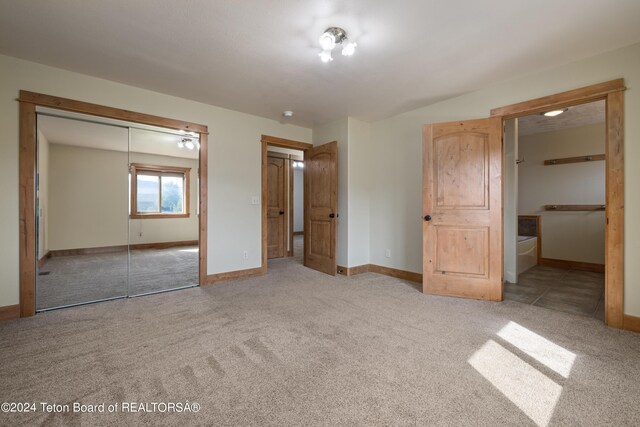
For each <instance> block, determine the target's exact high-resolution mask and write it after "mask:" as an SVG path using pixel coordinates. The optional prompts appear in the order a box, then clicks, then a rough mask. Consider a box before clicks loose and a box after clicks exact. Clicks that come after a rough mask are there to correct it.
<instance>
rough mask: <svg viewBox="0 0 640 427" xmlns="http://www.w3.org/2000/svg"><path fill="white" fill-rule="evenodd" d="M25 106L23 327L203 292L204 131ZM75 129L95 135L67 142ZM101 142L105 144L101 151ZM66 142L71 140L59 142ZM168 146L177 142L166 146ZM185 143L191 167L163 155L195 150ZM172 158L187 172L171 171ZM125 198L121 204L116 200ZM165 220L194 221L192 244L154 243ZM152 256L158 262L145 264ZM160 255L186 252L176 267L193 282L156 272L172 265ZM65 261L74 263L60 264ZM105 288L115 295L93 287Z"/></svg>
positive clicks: (59, 101)
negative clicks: (58, 314) (116, 302)
mask: <svg viewBox="0 0 640 427" xmlns="http://www.w3.org/2000/svg"><path fill="white" fill-rule="evenodd" d="M18 101H19V103H20V176H19V181H20V188H21V189H22V191H21V192H20V200H19V202H20V228H19V229H20V316H21V317H27V316H32V315H34V314H35V313H36V310H38V311H44V310H47V309H52V308H61V307H64V306H71V305H78V304H85V303H89V302H95V301H100V300H107V299H114V298H122V297H130V296H140V295H146V294H150V293H157V292H163V291H166V290H170V289H176V288H180V287H191V286H197V285H198V284H203V283H205V280H206V275H207V271H206V257H207V250H206V248H207V245H206V231H207V136H208V131H207V127H206V126H203V125H199V124H195V123H189V122H183V121H179V120H173V119H168V118H163V117H158V116H152V115H147V114H144V113H136V112H131V111H127V110H121V109H117V108H111V107H106V106H102V105H96V104H90V103H85V102H81V101H75V100H71V99H65V98H60V97H55V96H50V95H44V94H38V93H33V92H28V91H20V98H19V99H18ZM47 120H48V121H49V122H50V123H49V124H48V125H46V124H43V123H44V122H46V121H47ZM61 120H62V121H64V124H61V122H60V121H61ZM39 121H40V122H42V123H41V124H42V126H38V122H39ZM56 122H57V123H56ZM69 123H74V125H70V124H69ZM80 124H81V125H80ZM77 126H93V128H91V129H88V130H87V129H85V130H84V133H83V132H82V131H78V129H76V131H77V132H75V133H74V132H70V129H72V128H77ZM95 126H98V127H100V130H97V129H98V128H96V127H95ZM105 129H108V130H105ZM114 129H115V133H116V134H118V135H119V136H115V138H114V135H112V133H113V132H114ZM45 133H46V134H48V135H49V137H47V136H45ZM100 134H103V136H104V134H108V135H107V136H106V137H105V138H103V139H102V141H98V139H99V138H97V137H98V136H99V135H100ZM60 135H65V137H64V138H62V139H61V140H60V141H57V142H56V141H55V140H56V139H58V136H60ZM122 135H125V138H124V139H123V138H121V136H122ZM165 138H170V139H173V142H172V143H170V142H168V141H164V143H163V142H161V141H163V139H165ZM48 139H51V141H48ZM178 139H179V141H178ZM185 139H190V141H185ZM45 141H46V142H45ZM123 141H124V142H123ZM61 142H62V143H61ZM64 142H66V143H64ZM178 142H180V143H182V144H183V147H180V146H178ZM187 142H189V143H190V144H192V145H193V146H194V148H196V147H197V146H198V145H199V147H198V148H199V150H197V151H199V154H194V155H192V156H191V157H193V158H188V157H189V156H180V155H173V156H172V155H170V153H168V152H166V150H174V151H175V150H176V147H177V149H183V148H184V147H187V149H189V147H188V145H190V144H187ZM92 144H93V145H92ZM100 144H106V145H100ZM109 144H111V145H109ZM39 145H40V146H39ZM174 145H175V146H174ZM45 146H46V148H45ZM151 147H153V149H157V150H160V151H153V150H152V149H151ZM161 147H164V148H161ZM43 150H44V153H43ZM163 150H165V151H163ZM89 152H92V153H93V155H90V154H88V153H89ZM97 152H101V155H106V156H107V157H105V158H102V157H100V155H98V154H96V153H97ZM194 153H195V150H194ZM45 154H46V155H45ZM174 154H175V152H174ZM98 157H100V158H98ZM170 157H175V158H179V159H181V160H179V161H183V162H189V165H182V166H177V165H173V164H170V162H169V160H168V158H170ZM107 158H109V160H106V159H107ZM160 159H164V160H165V161H159V160H160ZM111 160H114V161H115V163H113V162H111ZM174 160H175V159H174ZM39 162H40V163H39ZM43 162H44V163H43ZM112 163H113V164H112ZM45 164H46V166H45ZM56 165H57V166H56ZM119 166H122V167H121V168H120V167H119ZM43 167H44V168H45V169H47V172H46V173H44V171H43ZM53 174H55V176H53ZM45 176H46V179H44V178H45ZM98 178H100V179H98ZM109 181H113V182H109ZM136 181H137V182H138V183H140V185H138V184H137V183H136ZM92 182H93V184H94V185H91V183H92ZM143 183H144V184H143ZM110 184H115V186H114V187H113V188H111V187H110V186H109V185H110ZM105 185H106V187H105ZM107 187H108V188H107ZM36 190H38V192H39V193H38V194H37V193H36ZM45 192H46V193H47V194H43V193H45ZM118 194H119V195H121V196H123V197H116V198H115V199H114V198H113V196H114V195H118ZM156 196H157V197H156ZM118 207H119V208H120V209H119V211H118V212H114V211H113V209H114V208H118ZM83 209H84V211H83ZM87 209H88V211H87ZM91 209H93V211H91ZM167 216H169V218H171V219H172V220H173V219H174V218H181V219H185V220H187V219H188V220H189V221H190V226H189V227H190V228H189V233H191V234H190V237H189V239H188V240H182V241H176V240H174V237H175V236H171V239H170V241H168V240H167V239H162V238H153V236H154V235H156V234H157V233H158V232H159V230H158V228H160V229H162V228H167V227H162V226H160V224H161V222H162V221H163V220H164V219H169V218H168V217H167ZM142 217H144V218H142ZM142 221H146V222H145V223H144V224H139V223H138V222H142ZM158 221H159V222H158ZM191 223H193V224H195V226H194V225H193V224H191ZM56 224H57V225H56ZM114 227H115V228H114ZM177 228H180V227H177ZM194 228H195V230H194ZM136 230H137V234H136V236H137V237H133V234H132V233H134V232H135V231H136ZM156 237H157V236H156ZM165 237H166V236H165ZM123 239H124V240H123ZM94 243H96V244H94ZM150 250H153V251H155V252H154V254H153V255H154V256H153V257H152V258H154V262H151V261H150V257H149V256H147V255H148V254H149V251H150ZM163 250H167V251H169V250H178V251H181V252H183V253H182V255H183V257H178V258H180V260H181V261H180V262H174V263H172V265H173V267H177V266H180V267H181V268H183V267H188V266H190V268H189V270H190V273H189V274H190V276H189V278H188V280H186V279H185V277H181V278H180V279H179V282H178V279H177V278H176V275H175V274H173V275H172V274H171V272H168V271H167V270H166V269H162V268H159V267H158V266H160V265H165V264H166V262H165V261H163V259H164V258H166V256H164V255H166V254H164V253H162V251H163ZM142 254H145V255H143V256H140V255H142ZM91 257H94V258H95V259H93V260H89V258H91ZM102 257H104V258H109V259H108V260H106V259H102ZM58 258H61V259H63V260H66V261H68V262H54V261H60V259H58ZM172 259H174V260H175V259H176V257H172ZM105 261H106V264H105ZM105 265H106V267H105ZM150 265H155V266H156V267H155V268H149V267H150ZM112 273H113V274H112ZM152 275H154V277H150V276H152ZM54 276H55V277H54ZM172 277H173V279H172ZM56 278H57V282H56ZM61 278H62V280H60V279H61ZM105 278H109V279H108V280H107V282H109V280H110V282H109V286H104V287H100V286H95V285H99V284H100V283H104V279H105ZM111 279H113V280H111ZM40 280H42V281H41V282H39V281H40ZM111 282H113V283H111ZM40 285H41V286H40ZM69 285H73V286H69ZM87 285H89V286H87ZM91 285H94V286H91ZM61 296H62V298H60V297H61ZM40 303H42V304H40Z"/></svg>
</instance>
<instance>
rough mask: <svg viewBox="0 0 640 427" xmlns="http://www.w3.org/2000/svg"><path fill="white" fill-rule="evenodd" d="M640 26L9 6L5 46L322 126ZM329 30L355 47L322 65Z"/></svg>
mask: <svg viewBox="0 0 640 427" xmlns="http://www.w3.org/2000/svg"><path fill="white" fill-rule="evenodd" d="M638 22H640V1H638V0H615V1H610V0H565V1H557V0H519V1H513V0H483V1H470V0H447V1H443V0H401V1H388V0H346V1H345V0H342V1H339V0H333V1H332V0H307V1H301V0H242V1H238V0H215V1H210V0H191V1H169V0H162V1H161V0H138V1H130V0H109V1H83V0H57V1H50V0H29V1H15V0H0V52H1V53H4V54H7V55H11V56H16V57H19V58H24V59H27V60H31V61H36V62H40V63H43V64H48V65H52V66H55V67H60V68H63V69H68V70H73V71H76V72H80V73H85V74H89V75H93V76H97V77H102V78H105V79H109V80H113V81H118V82H123V83H126V84H130V85H134V86H138V87H142V88H146V89H151V90H155V91H158V92H163V93H167V94H172V95H177V96H180V97H183V98H188V99H193V100H197V101H201V102H205V103H208V104H212V105H218V106H222V107H226V108H230V109H234V110H238V111H243V112H247V113H251V114H256V115H259V116H263V117H268V118H272V119H277V120H280V121H283V122H290V123H294V124H299V125H303V126H313V125H314V124H322V123H326V122H328V121H331V120H334V119H337V118H339V117H344V116H345V115H350V116H353V117H356V118H360V119H363V120H368V121H371V120H377V119H381V118H384V117H388V116H391V115H394V114H398V113H400V112H405V111H408V110H411V109H414V108H417V107H420V106H424V105H428V104H430V103H433V102H435V101H437V100H440V99H444V98H448V97H451V96H454V95H457V94H461V93H464V92H467V91H471V90H474V89H478V88H480V87H483V86H486V85H487V84H490V83H493V82H497V81H501V80H504V79H508V78H513V77H516V76H519V75H524V74H528V73H532V72H535V71H537V70H542V69H547V68H550V67H554V66H558V65H560V64H564V63H568V62H571V61H574V60H577V59H580V58H584V57H588V56H591V55H595V54H598V53H601V52H604V51H607V50H611V49H614V48H618V47H622V46H626V45H630V44H633V43H636V42H638V41H640V25H639V24H638ZM334 25H335V26H341V27H343V28H344V29H345V30H347V32H348V33H349V35H350V36H351V38H352V39H353V40H355V41H356V42H357V43H358V49H357V51H356V54H355V55H354V56H353V57H351V58H344V57H342V56H340V55H339V53H338V55H334V56H336V59H335V60H334V61H333V62H331V63H328V64H322V63H321V62H320V61H319V58H318V56H317V53H318V51H319V48H318V41H317V40H318V36H319V35H320V33H321V32H322V31H323V30H324V29H325V28H327V27H329V26H334ZM283 110H293V111H294V112H295V116H294V117H293V118H292V119H284V118H282V117H281V113H282V111H283Z"/></svg>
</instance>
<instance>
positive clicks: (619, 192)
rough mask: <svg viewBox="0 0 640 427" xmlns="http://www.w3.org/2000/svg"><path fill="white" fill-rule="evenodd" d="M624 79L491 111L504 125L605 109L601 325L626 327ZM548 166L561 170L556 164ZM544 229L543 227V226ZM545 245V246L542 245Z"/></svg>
mask: <svg viewBox="0 0 640 427" xmlns="http://www.w3.org/2000/svg"><path fill="white" fill-rule="evenodd" d="M625 90H626V88H625V86H624V79H617V80H611V81H608V82H604V83H598V84H595V85H591V86H586V87H583V88H579V89H574V90H570V91H567V92H562V93H558V94H555V95H549V96H545V97H542V98H537V99H533V100H530V101H524V102H520V103H517V104H512V105H508V106H505V107H500V108H495V109H493V110H491V116H492V117H495V118H500V119H501V120H502V122H503V123H505V122H506V121H508V120H509V119H513V118H519V117H524V116H529V115H532V114H537V113H543V112H548V111H553V110H563V109H565V108H570V107H574V106H577V105H582V104H587V103H591V102H594V101H598V100H602V101H603V102H604V109H605V150H604V155H605V162H604V163H605V172H604V173H605V203H604V205H605V206H604V213H605V236H604V245H605V247H604V270H605V271H604V282H605V284H604V298H603V302H604V322H605V323H606V324H607V325H608V326H611V327H614V328H626V325H625V323H626V322H627V321H628V322H629V323H630V324H631V323H632V320H631V319H629V320H626V316H625V315H624V91H625ZM548 167H556V168H558V167H560V166H558V165H554V166H548ZM542 227H544V225H542ZM543 245H544V243H543Z"/></svg>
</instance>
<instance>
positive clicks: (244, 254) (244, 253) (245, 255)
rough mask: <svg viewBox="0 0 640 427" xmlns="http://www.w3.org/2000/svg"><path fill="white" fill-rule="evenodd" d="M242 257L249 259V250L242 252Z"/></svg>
mask: <svg viewBox="0 0 640 427" xmlns="http://www.w3.org/2000/svg"><path fill="white" fill-rule="evenodd" d="M242 259H249V251H244V252H242Z"/></svg>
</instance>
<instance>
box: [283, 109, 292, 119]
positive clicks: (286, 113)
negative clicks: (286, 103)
mask: <svg viewBox="0 0 640 427" xmlns="http://www.w3.org/2000/svg"><path fill="white" fill-rule="evenodd" d="M282 115H283V116H285V117H293V111H291V110H287V111H283V112H282Z"/></svg>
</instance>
